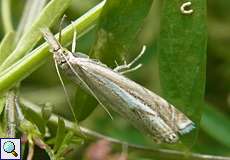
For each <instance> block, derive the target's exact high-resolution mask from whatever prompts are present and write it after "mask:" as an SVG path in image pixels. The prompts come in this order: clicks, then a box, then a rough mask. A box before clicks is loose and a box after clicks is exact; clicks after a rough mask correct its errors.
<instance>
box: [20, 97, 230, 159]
mask: <svg viewBox="0 0 230 160" xmlns="http://www.w3.org/2000/svg"><path fill="white" fill-rule="evenodd" d="M20 103H21V104H22V106H24V107H26V108H29V109H31V110H33V111H34V112H36V113H38V114H40V113H41V108H40V107H39V106H37V105H35V104H33V103H32V102H30V101H28V100H26V99H23V98H20ZM63 120H64V122H65V126H66V129H68V130H71V131H73V132H74V133H75V134H76V135H81V134H82V132H83V133H84V134H85V135H86V140H87V141H94V140H97V139H106V140H108V141H110V142H112V143H113V144H114V145H119V146H122V145H123V144H127V142H124V141H121V140H118V139H114V138H112V137H108V136H104V135H102V134H100V133H97V132H95V131H92V130H89V129H87V128H84V127H80V129H81V131H79V130H77V129H76V127H74V126H75V124H74V123H73V122H71V121H69V120H66V119H64V118H63ZM49 122H50V123H52V124H55V125H57V124H58V115H55V114H52V115H51V117H50V119H49ZM128 147H129V152H134V153H137V154H138V155H141V156H144V157H146V158H147V157H148V158H152V157H161V158H167V159H180V160H182V159H186V160H230V157H222V156H213V155H205V154H199V153H187V152H181V151H176V150H169V149H157V148H155V149H153V148H147V147H144V146H140V145H135V144H128Z"/></svg>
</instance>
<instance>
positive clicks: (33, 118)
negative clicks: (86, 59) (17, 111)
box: [23, 107, 46, 135]
mask: <svg viewBox="0 0 230 160" xmlns="http://www.w3.org/2000/svg"><path fill="white" fill-rule="evenodd" d="M23 111H24V114H25V117H26V119H28V120H29V121H30V122H32V123H33V124H35V125H36V126H37V127H38V129H39V131H40V132H41V133H42V134H43V135H44V134H45V127H46V124H45V121H44V120H43V119H42V117H41V116H40V115H39V114H38V113H36V112H34V111H33V110H32V109H30V108H26V107H24V109H23Z"/></svg>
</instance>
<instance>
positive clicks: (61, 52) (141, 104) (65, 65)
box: [44, 33, 194, 143]
mask: <svg viewBox="0 0 230 160" xmlns="http://www.w3.org/2000/svg"><path fill="white" fill-rule="evenodd" d="M50 34H51V33H49V34H44V36H45V37H46V36H47V35H48V36H50ZM53 38H54V37H53ZM45 39H46V40H48V41H51V42H52V43H53V42H55V41H54V40H52V38H47V37H46V38H45ZM50 39H51V40H50ZM51 42H49V44H50V45H51V48H52V52H53V53H54V59H55V60H56V61H57V62H58V64H59V66H60V67H61V68H62V69H63V70H64V72H65V73H66V74H67V75H68V76H69V77H70V78H71V79H73V80H74V82H76V83H77V84H78V85H79V86H81V87H82V88H83V89H85V90H86V91H87V92H89V93H91V94H92V95H93V96H94V97H95V98H96V99H97V100H98V101H99V102H100V103H101V104H102V105H103V106H108V107H110V108H111V109H112V110H114V111H115V112H117V113H119V114H120V115H121V116H123V118H125V119H127V120H129V121H130V122H131V123H132V124H133V125H134V126H136V127H137V128H138V129H139V130H141V131H142V132H144V133H146V134H148V135H150V136H151V137H152V138H153V139H154V140H156V141H158V142H159V141H164V142H167V143H175V142H176V141H177V140H178V133H179V134H184V133H187V132H189V131H190V130H191V129H193V128H194V124H193V122H192V121H191V120H190V119H189V118H187V117H186V116H185V115H184V114H183V113H182V112H180V111H179V110H177V109H176V108H175V107H174V106H172V105H171V104H169V103H168V102H167V101H166V100H164V99H163V98H161V97H160V96H158V95H156V94H154V93H153V92H151V91H150V90H148V89H146V88H144V87H142V86H141V85H139V84H137V83H135V82H134V81H132V80H130V79H128V78H126V77H124V76H123V75H122V74H120V73H119V72H116V71H114V70H112V69H111V68H108V67H107V66H106V65H104V64H102V63H100V62H98V61H95V60H92V59H89V58H88V57H84V56H82V55H81V54H76V55H75V56H74V55H73V54H72V53H71V52H70V51H66V50H65V49H63V48H62V47H60V48H59V49H57V48H55V46H58V44H59V43H58V42H57V44H52V43H51Z"/></svg>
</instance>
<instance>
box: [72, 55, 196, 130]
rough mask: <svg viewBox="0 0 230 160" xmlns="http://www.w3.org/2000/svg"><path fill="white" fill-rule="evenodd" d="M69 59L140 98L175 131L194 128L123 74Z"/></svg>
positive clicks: (169, 106) (153, 94) (171, 107)
mask: <svg viewBox="0 0 230 160" xmlns="http://www.w3.org/2000/svg"><path fill="white" fill-rule="evenodd" d="M70 61H71V62H72V64H73V65H74V64H78V65H79V66H81V68H83V69H84V70H86V71H88V72H93V73H94V74H96V75H100V76H102V77H106V78H107V79H108V80H110V81H112V82H114V83H115V84H118V85H119V86H120V87H122V88H125V90H126V91H128V92H129V93H130V94H132V95H133V96H134V97H136V98H138V99H141V100H142V102H143V103H145V104H146V105H147V106H149V107H150V108H151V109H152V110H154V111H156V112H157V113H159V116H160V117H162V119H164V120H165V121H166V123H167V124H168V125H169V126H170V127H171V128H172V129H173V130H174V131H175V132H178V133H180V134H184V133H186V132H189V131H190V130H191V129H193V128H194V126H193V125H194V124H193V122H192V121H191V120H190V119H189V118H187V116H186V115H184V114H183V113H182V112H180V111H179V110H178V109H176V108H175V107H174V106H172V105H171V104H169V103H168V102H167V101H166V100H164V99H163V98H161V97H160V96H158V95H156V94H155V93H153V92H151V91H149V90H148V89H146V88H144V87H142V86H141V85H139V84H137V83H135V82H134V81H131V80H129V79H128V78H126V77H124V76H123V75H121V74H119V73H117V72H115V71H113V70H111V69H110V68H108V67H106V66H104V65H100V63H98V62H94V61H93V60H90V59H86V58H75V57H71V58H70Z"/></svg>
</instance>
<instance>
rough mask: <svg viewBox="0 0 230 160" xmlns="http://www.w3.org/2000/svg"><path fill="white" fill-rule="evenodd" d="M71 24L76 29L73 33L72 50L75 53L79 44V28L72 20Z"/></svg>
mask: <svg viewBox="0 0 230 160" xmlns="http://www.w3.org/2000/svg"><path fill="white" fill-rule="evenodd" d="M71 24H72V27H73V30H74V33H73V41H72V50H71V52H72V53H75V51H76V46H77V30H76V29H75V28H74V26H73V22H71Z"/></svg>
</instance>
